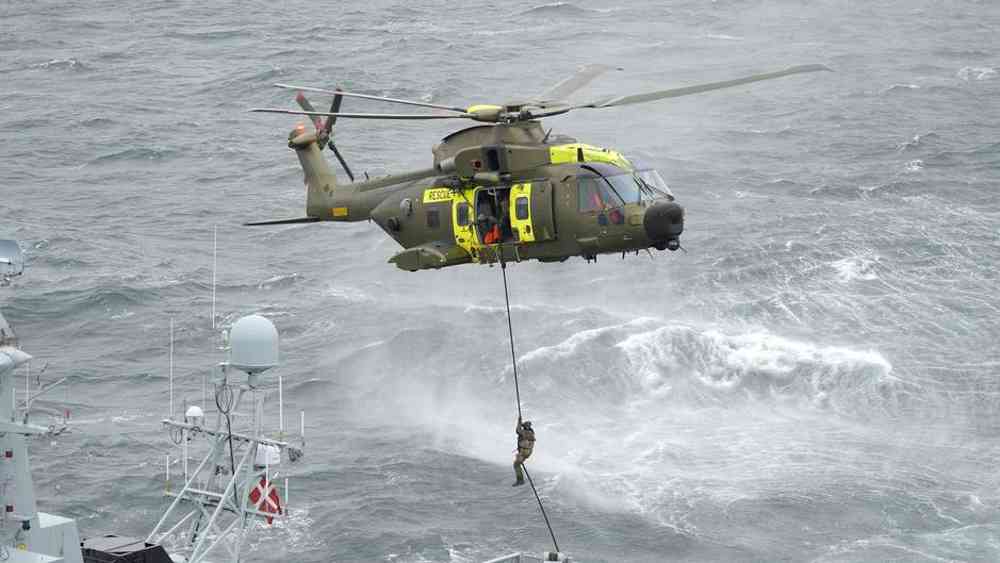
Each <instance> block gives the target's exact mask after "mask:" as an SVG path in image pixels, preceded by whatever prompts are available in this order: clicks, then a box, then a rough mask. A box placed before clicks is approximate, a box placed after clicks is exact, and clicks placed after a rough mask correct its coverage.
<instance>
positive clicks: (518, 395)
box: [499, 251, 559, 553]
mask: <svg viewBox="0 0 1000 563" xmlns="http://www.w3.org/2000/svg"><path fill="white" fill-rule="evenodd" d="M501 252H502V251H501ZM499 259H500V272H501V274H502V276H503V299H504V303H506V305H507V334H508V335H509V336H510V363H511V365H512V366H513V367H514V396H515V397H516V398H517V420H518V421H520V420H521V386H520V384H519V383H518V381H517V356H516V355H515V354H514V328H513V325H512V324H511V321H510V293H509V292H508V290H507V262H506V261H505V260H504V259H503V256H502V255H500V256H499ZM521 470H522V471H524V476H525V477H527V478H528V484H529V485H531V492H532V493H534V494H535V500H536V501H538V510H540V511H541V513H542V518H544V519H545V527H546V528H548V529H549V536H550V537H551V538H552V545H553V546H554V547H555V550H556V553H559V542H558V541H556V533H555V532H553V531H552V524H551V523H549V515H548V514H546V513H545V505H543V504H542V497H540V496H538V489H536V488H535V482H534V481H532V479H531V473H528V468H527V466H525V464H524V463H523V462H522V463H521Z"/></svg>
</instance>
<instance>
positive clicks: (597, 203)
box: [577, 176, 624, 213]
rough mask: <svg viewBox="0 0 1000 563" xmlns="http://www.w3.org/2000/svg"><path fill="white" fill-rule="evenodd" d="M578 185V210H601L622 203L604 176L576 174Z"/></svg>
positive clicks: (618, 205) (584, 211)
mask: <svg viewBox="0 0 1000 563" xmlns="http://www.w3.org/2000/svg"><path fill="white" fill-rule="evenodd" d="M577 182H578V183H579V185H580V196H579V197H580V212H581V213H586V212H589V211H603V210H605V209H611V208H613V207H621V206H622V205H624V203H623V202H622V200H621V199H620V198H619V197H618V195H617V194H615V192H614V190H612V189H611V186H609V185H608V183H607V182H605V181H604V178H598V177H595V176H578V177H577Z"/></svg>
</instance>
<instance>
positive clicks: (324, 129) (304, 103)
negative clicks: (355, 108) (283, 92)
mask: <svg viewBox="0 0 1000 563" xmlns="http://www.w3.org/2000/svg"><path fill="white" fill-rule="evenodd" d="M339 91H340V90H339V89H338V90H337V92H339ZM295 101H296V102H297V103H298V104H299V107H301V108H302V109H303V110H304V111H306V112H308V113H310V114H315V113H317V112H316V108H314V107H313V105H312V103H311V102H310V101H309V99H308V98H306V96H305V94H303V93H302V92H301V91H300V92H298V93H297V94H296V96H295ZM343 101H344V97H343V96H341V95H340V94H334V96H333V103H331V104H330V112H329V113H330V114H332V115H329V116H328V117H327V118H326V121H324V120H323V119H322V118H321V117H320V116H318V115H310V116H309V118H310V119H311V120H312V122H313V126H314V127H316V144H317V145H318V146H319V148H320V150H323V147H325V146H329V147H330V150H331V151H333V155H334V156H336V157H337V161H338V162H340V166H341V167H342V168H343V169H344V172H346V173H347V177H348V178H350V179H351V181H352V182H353V181H354V173H353V172H351V168H350V166H348V165H347V161H346V160H344V156H343V155H341V154H340V151H339V150H337V145H335V144H334V143H333V126H334V124H335V123H337V116H336V114H337V113H338V112H340V104H341V103H343Z"/></svg>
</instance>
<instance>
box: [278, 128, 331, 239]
mask: <svg viewBox="0 0 1000 563" xmlns="http://www.w3.org/2000/svg"><path fill="white" fill-rule="evenodd" d="M319 141H320V139H319V138H318V134H317V133H307V132H306V130H305V125H303V124H301V123H300V124H299V125H298V126H296V127H295V129H292V132H291V133H289V135H288V146H289V148H292V149H295V155H296V156H298V157H299V164H300V165H302V172H303V173H304V174H305V184H306V216H308V217H315V218H317V219H320V220H322V219H332V218H335V216H336V215H337V212H336V208H335V207H334V206H333V205H332V203H333V201H332V200H333V192H334V190H336V189H337V177H336V175H334V173H333V171H332V170H330V166H329V165H328V164H327V163H326V159H325V158H323V154H322V153H321V152H320V144H319Z"/></svg>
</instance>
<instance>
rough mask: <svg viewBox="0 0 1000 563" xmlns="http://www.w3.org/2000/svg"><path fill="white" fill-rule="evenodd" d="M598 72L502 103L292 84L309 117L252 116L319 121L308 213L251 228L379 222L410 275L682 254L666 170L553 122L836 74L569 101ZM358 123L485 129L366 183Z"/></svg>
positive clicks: (462, 133)
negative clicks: (377, 105) (383, 106)
mask: <svg viewBox="0 0 1000 563" xmlns="http://www.w3.org/2000/svg"><path fill="white" fill-rule="evenodd" d="M611 69H612V67H609V66H605V65H587V66H584V67H581V68H580V69H579V70H578V72H577V73H576V74H574V75H572V76H570V77H568V78H566V79H565V80H563V81H561V82H559V83H558V84H556V85H555V86H553V87H551V88H549V89H548V90H546V91H545V92H543V93H541V94H540V95H538V96H536V97H534V98H531V99H529V100H524V101H517V102H508V103H505V104H502V105H488V104H480V105H473V106H471V107H466V108H462V107H457V106H449V105H443V104H435V103H429V102H422V101H413V100H403V99H397V98H387V97H383V96H375V95H370V94H361V93H353V92H345V91H343V90H340V89H335V90H327V89H322V88H312V87H305V86H295V85H289V84H276V86H277V87H279V88H284V89H288V90H293V91H297V92H298V93H297V96H296V100H297V102H298V104H299V106H300V107H301V108H302V109H301V110H290V109H278V108H255V109H252V110H250V111H254V112H267V113H283V114H292V115H304V116H309V118H310V119H311V120H312V121H313V124H314V126H315V131H307V130H306V127H305V124H302V123H300V124H299V125H298V126H296V127H295V128H294V129H293V130H292V131H291V133H290V134H289V135H288V146H289V148H291V149H293V150H294V151H295V153H296V155H297V156H298V159H299V162H300V164H301V165H302V170H303V171H304V173H305V184H306V216H305V217H301V218H297V219H281V220H274V221H261V222H254V223H246V224H247V225H281V224H294V223H313V222H320V221H366V220H368V221H374V222H375V223H376V224H378V226H379V227H381V228H382V230H384V231H385V232H386V233H387V234H388V235H389V236H391V237H392V238H393V239H394V240H396V242H398V243H399V244H400V245H401V246H402V247H403V249H404V250H402V251H401V252H399V253H397V254H396V255H394V256H393V257H392V258H390V259H389V262H391V263H394V264H396V266H398V267H399V268H401V269H403V270H408V271H416V270H422V269H437V268H443V267H447V266H454V265H458V264H467V263H478V264H494V263H497V262H500V263H502V264H504V265H506V263H508V262H518V261H521V260H529V259H534V260H539V261H541V262H562V261H565V260H566V259H568V258H570V257H573V256H582V257H583V258H585V259H587V260H588V261H591V260H596V259H597V256H598V255H599V254H607V253H621V254H622V255H623V256H624V255H625V253H628V252H639V251H641V250H648V249H649V248H656V249H657V250H677V249H678V248H680V235H681V233H682V232H683V230H684V209H683V208H682V207H681V206H680V205H679V204H678V203H677V202H675V201H674V196H673V194H672V193H671V191H670V189H669V188H668V187H667V184H666V183H665V182H664V181H663V178H662V177H661V176H660V174H659V173H658V172H657V171H656V170H655V169H653V168H650V167H646V166H642V165H639V164H637V163H635V162H633V161H632V160H630V159H629V158H627V157H626V156H625V155H623V154H622V153H620V152H618V151H615V150H612V149H608V148H602V147H596V146H592V145H588V144H584V143H580V142H578V141H577V140H576V139H573V138H571V137H567V136H564V135H558V134H556V135H553V134H552V130H551V129H550V130H548V131H545V130H544V129H543V128H542V124H541V122H540V120H541V119H543V118H547V117H553V116H556V115H562V114H565V113H569V112H571V111H576V110H581V109H606V108H612V107H619V106H625V105H631V104H640V103H646V102H652V101H655V100H662V99H665V98H675V97H679V96H687V95H691V94H698V93H702V92H708V91H711V90H718V89H722V88H731V87H734V86H740V85H743V84H749V83H752V82H759V81H762V80H771V79H774V78H780V77H783V76H790V75H794V74H801V73H807V72H816V71H824V70H830V69H829V68H827V67H826V66H823V65H818V64H811V65H800V66H793V67H789V68H786V69H784V70H779V71H776V72H768V73H764V74H755V75H752V76H746V77H742V78H736V79H733V80H726V81H722V82H711V83H705V84H697V85H693V86H686V87H681V88H673V89H668V90H658V91H654V92H648V93H644V94H633V95H626V96H607V97H603V98H600V99H596V100H592V101H590V102H584V103H576V104H574V103H571V102H568V101H566V99H567V98H568V97H569V96H570V95H571V94H573V93H574V92H576V91H578V90H579V89H581V88H583V87H584V86H586V85H587V84H589V83H590V82H591V81H592V80H593V79H595V78H596V77H598V76H600V75H601V74H603V73H605V72H606V71H608V70H611ZM303 92H311V93H318V94H325V95H331V96H333V101H332V104H331V106H330V111H327V112H321V111H316V109H315V108H314V107H313V105H312V104H311V103H310V102H309V100H308V99H307V98H306V97H305V95H304V93H303ZM344 98H360V99H366V100H376V101H382V102H388V103H394V104H401V105H407V106H417V107H424V108H430V109H434V110H438V113H433V114H420V113H406V114H391V113H345V112H341V111H340V108H341V104H342V102H343V100H344ZM339 118H347V119H389V120H395V119H405V120H430V119H463V120H470V121H476V122H479V124H477V125H475V126H473V127H469V128H466V129H462V130H459V131H456V132H454V133H451V134H450V135H448V136H446V137H445V138H444V139H442V141H441V142H440V143H439V144H437V145H436V146H434V147H433V149H432V152H433V155H434V162H433V165H432V166H431V167H430V168H426V169H422V170H416V171H412V172H406V173H403V174H396V175H390V176H384V177H380V178H374V179H369V178H366V179H365V180H364V181H357V182H355V181H354V174H353V173H352V172H351V169H350V167H349V166H348V165H347V162H346V161H345V159H344V157H343V155H342V154H341V153H340V151H339V150H338V149H337V146H336V145H335V144H334V142H333V137H332V133H333V126H334V124H335V123H336V122H337V119H339ZM327 146H328V147H329V148H330V150H331V152H333V154H334V156H335V157H336V158H337V160H338V161H339V162H340V164H341V166H342V167H343V169H344V172H345V173H346V174H347V176H348V177H349V178H350V179H351V183H349V184H339V183H338V182H337V178H336V176H335V175H334V173H333V172H332V171H331V169H330V167H329V166H328V165H327V162H326V160H325V159H324V158H323V156H322V154H321V152H320V151H322V150H323V148H324V147H327Z"/></svg>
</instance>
